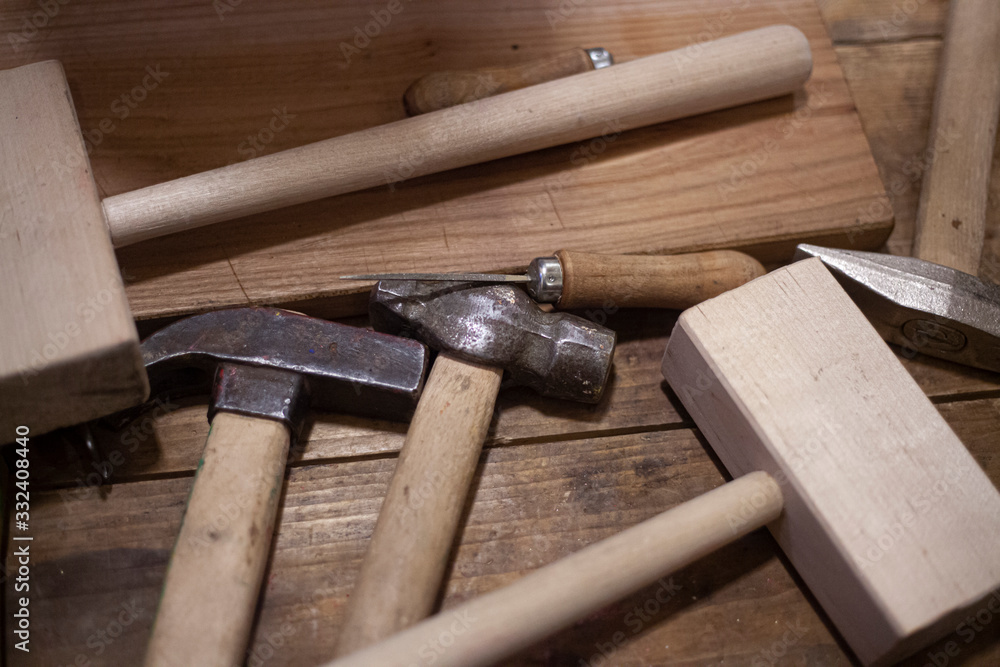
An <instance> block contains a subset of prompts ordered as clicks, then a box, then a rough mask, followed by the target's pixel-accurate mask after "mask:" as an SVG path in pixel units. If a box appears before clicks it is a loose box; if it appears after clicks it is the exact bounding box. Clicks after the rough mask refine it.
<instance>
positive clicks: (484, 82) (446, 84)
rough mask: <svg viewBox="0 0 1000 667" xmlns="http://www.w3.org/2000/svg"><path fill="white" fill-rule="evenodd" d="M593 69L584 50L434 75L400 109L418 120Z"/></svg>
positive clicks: (411, 91) (406, 96) (411, 89)
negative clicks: (429, 113) (422, 116)
mask: <svg viewBox="0 0 1000 667" xmlns="http://www.w3.org/2000/svg"><path fill="white" fill-rule="evenodd" d="M592 69H594V62H593V61H592V60H591V59H590V56H589V55H587V51H586V50H585V49H569V50H568V51H561V52H559V53H557V54H555V55H553V56H548V57H546V58H538V59H536V60H532V61H529V62H526V63H520V64H518V65H511V66H508V67H483V68H482V69H475V70H459V71H448V72H433V73H431V74H427V75H425V76H422V77H420V78H419V79H417V80H416V81H414V82H413V83H412V84H411V85H410V87H409V88H407V89H406V93H404V95H403V105H404V106H405V107H406V113H407V114H408V115H410V116H418V115H420V114H422V113H427V112H429V111H439V110H440V109H447V108H448V107H453V106H455V105H456V104H465V103H466V102H474V101H476V100H481V99H483V98H485V97H490V96H492V95H499V94H500V93H509V92H510V91H512V90H520V89H521V88H526V87H528V86H533V85H535V84H538V83H545V82H546V81H552V80H553V79H561V78H563V77H564V76H570V75H572V74H582V73H583V72H589V71H590V70H592Z"/></svg>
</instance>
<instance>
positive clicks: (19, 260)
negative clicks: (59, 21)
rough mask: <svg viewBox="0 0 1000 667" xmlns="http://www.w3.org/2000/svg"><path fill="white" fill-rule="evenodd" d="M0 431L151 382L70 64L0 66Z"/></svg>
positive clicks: (9, 432)
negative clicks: (80, 122) (67, 72)
mask: <svg viewBox="0 0 1000 667" xmlns="http://www.w3.org/2000/svg"><path fill="white" fill-rule="evenodd" d="M0 90H3V95H2V96H0V312H2V313H3V316H2V317H0V442H10V441H12V440H13V439H14V437H15V428H16V429H17V432H16V435H19V436H24V435H28V434H29V433H36V434H40V433H45V432H47V431H51V430H53V429H55V428H59V427H62V426H69V425H71V424H76V423H78V422H81V421H86V420H88V419H93V418H94V417H96V416H100V415H104V414H108V413H109V412H114V411H116V410H122V409H124V408H128V407H131V406H133V405H137V404H139V403H141V402H142V401H143V400H145V398H146V394H147V393H149V384H148V382H147V380H146V372H145V369H144V367H143V363H142V358H141V356H140V354H139V337H138V334H137V333H136V328H135V323H134V322H133V321H132V317H131V315H130V314H129V309H128V304H127V302H126V300H125V296H124V292H123V288H122V279H121V276H120V275H119V274H118V265H117V263H116V262H115V256H114V253H113V252H112V250H111V246H110V245H109V242H110V239H109V237H108V232H107V229H106V228H105V225H104V214H103V212H102V210H101V203H100V201H99V200H98V198H97V190H96V188H95V187H94V180H93V178H92V177H91V172H90V165H89V164H88V162H87V155H86V152H85V151H84V147H83V138H82V137H81V136H80V129H79V127H78V126H77V121H76V113H75V111H74V109H73V101H72V97H71V96H70V92H69V87H68V85H67V83H66V78H65V76H64V75H63V69H62V67H61V66H60V64H59V63H58V62H53V61H48V62H42V63H37V64H35V65H31V66H26V67H20V68H17V69H13V70H6V71H0Z"/></svg>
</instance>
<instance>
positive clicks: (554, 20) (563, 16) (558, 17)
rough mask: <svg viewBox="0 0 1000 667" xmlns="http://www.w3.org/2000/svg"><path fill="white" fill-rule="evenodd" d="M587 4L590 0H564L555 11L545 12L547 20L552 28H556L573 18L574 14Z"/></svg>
mask: <svg viewBox="0 0 1000 667" xmlns="http://www.w3.org/2000/svg"><path fill="white" fill-rule="evenodd" d="M587 2H589V0H562V2H560V3H559V6H558V7H556V9H555V10H552V9H546V10H545V20H546V21H548V22H549V27H550V28H555V27H556V26H557V25H559V24H560V23H562V22H563V21H566V20H568V19H569V17H571V16H573V14H575V13H576V10H577V9H579V8H580V7H581V6H583V5H585V4H587Z"/></svg>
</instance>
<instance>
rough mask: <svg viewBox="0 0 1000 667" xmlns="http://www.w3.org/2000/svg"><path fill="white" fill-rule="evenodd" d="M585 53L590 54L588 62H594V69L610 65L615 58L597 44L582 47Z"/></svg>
mask: <svg viewBox="0 0 1000 667" xmlns="http://www.w3.org/2000/svg"><path fill="white" fill-rule="evenodd" d="M584 50H585V51H586V52H587V55H588V56H590V62H592V63H594V69H602V68H604V67H611V66H612V65H614V64H615V59H614V58H613V57H612V56H611V53H610V52H609V51H608V50H607V49H605V48H604V47H601V46H598V47H597V48H594V49H584Z"/></svg>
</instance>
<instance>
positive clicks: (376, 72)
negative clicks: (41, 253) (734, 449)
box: [0, 0, 891, 318]
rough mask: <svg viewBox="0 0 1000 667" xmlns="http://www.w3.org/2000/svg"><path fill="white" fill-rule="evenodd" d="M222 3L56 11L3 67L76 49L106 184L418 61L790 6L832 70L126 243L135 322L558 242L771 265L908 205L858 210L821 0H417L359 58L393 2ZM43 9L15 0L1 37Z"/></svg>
mask: <svg viewBox="0 0 1000 667" xmlns="http://www.w3.org/2000/svg"><path fill="white" fill-rule="evenodd" d="M227 2H228V0H218V2H215V3H214V5H213V4H212V3H209V2H205V3H203V4H196V5H192V6H190V7H187V8H186V9H183V10H169V9H167V8H165V7H161V6H159V5H155V8H154V3H152V2H148V1H147V3H142V4H138V5H137V4H132V5H130V6H129V12H128V13H125V12H121V11H120V10H117V9H116V8H115V7H114V6H111V5H106V4H104V3H100V2H98V1H97V0H89V1H83V0H81V2H75V3H71V4H68V5H65V6H63V5H59V11H58V14H57V15H56V16H54V17H52V18H51V19H49V20H48V21H47V25H46V26H45V27H44V28H41V29H39V30H38V31H37V35H36V36H35V37H33V38H32V39H27V40H24V41H23V42H17V41H16V40H15V43H16V45H17V50H16V51H15V50H14V49H13V46H12V48H11V49H9V50H6V51H2V52H0V68H2V67H8V66H13V65H17V64H21V63H24V62H30V61H33V60H38V59H41V58H59V59H61V60H63V61H64V64H65V66H66V70H67V73H68V76H69V79H70V82H71V84H72V85H73V86H74V98H75V100H76V104H77V109H78V113H79V117H80V123H81V127H82V128H83V129H84V133H85V135H89V136H90V137H91V142H92V143H93V144H94V146H93V152H92V155H91V160H92V164H93V168H94V174H95V178H96V181H97V183H98V187H99V189H100V190H101V191H102V194H104V195H113V194H118V193H121V192H124V191H128V190H131V189H135V188H138V187H141V186H145V185H150V184H154V183H158V182H162V181H165V180H169V179H172V178H176V177H179V176H183V175H187V174H192V173H196V172H199V171H203V170H206V169H210V168H213V167H218V166H222V165H225V164H227V163H232V162H237V161H240V160H243V159H246V158H247V157H250V156H252V155H260V154H264V153H268V154H270V153H273V152H276V151H278V150H281V149H285V148H290V147H293V146H298V145H302V144H305V143H308V142H310V141H314V140H318V139H322V138H327V137H330V136H336V135H340V134H344V133H347V132H350V131H353V130H358V129H362V128H366V127H371V126H374V125H378V124H382V123H386V122H389V121H393V120H397V119H401V118H403V117H404V110H403V106H402V103H401V96H402V93H403V91H404V90H405V89H406V87H407V85H409V83H411V82H412V81H413V80H414V79H416V78H417V77H418V76H419V75H421V74H423V73H426V72H429V71H435V70H441V69H451V68H456V67H462V68H466V67H470V66H476V65H479V64H486V63H489V62H495V61H496V58H497V54H510V57H511V58H514V57H516V58H524V59H529V58H531V57H533V56H538V55H544V54H548V53H553V52H556V51H559V50H562V49H565V48H571V47H574V46H578V45H579V44H580V43H584V42H586V43H591V42H593V43H596V42H601V43H602V44H603V45H604V46H606V48H609V49H611V50H613V52H614V53H615V55H616V56H617V57H618V59H619V61H621V62H625V61H628V60H632V59H634V58H637V57H639V56H642V55H646V54H651V53H656V52H659V51H664V50H669V49H672V48H676V47H683V46H687V45H689V44H691V43H692V42H693V43H694V44H695V45H697V44H698V43H700V42H701V41H705V40H708V39H711V38H714V37H717V36H721V35H723V34H731V33H734V32H739V31H742V30H746V29H749V28H756V27H760V26H764V25H769V24H773V23H790V24H793V25H795V26H797V27H799V28H801V29H802V30H803V31H804V32H805V34H806V35H807V36H808V38H809V40H810V43H811V46H812V49H813V54H814V71H813V76H812V79H811V81H810V83H809V84H808V86H807V88H806V92H802V93H799V94H797V95H795V96H794V99H793V98H792V97H786V98H783V99H778V100H774V101H770V102H764V103H761V104H757V105H750V106H748V107H744V108H740V109H736V110H732V111H727V112H721V113H716V114H710V115H707V116H702V117H698V118H694V119H687V120H683V121H680V122H675V123H671V124H664V125H659V126H654V127H651V128H647V129H643V130H638V131H630V132H625V133H620V132H618V131H617V130H615V127H614V119H608V121H609V127H608V132H607V137H606V138H602V139H601V140H600V141H598V142H596V143H595V142H584V143H583V144H580V145H568V146H564V147H558V148H553V149H549V150H546V151H541V152H538V153H535V154H531V155H527V156H521V157H515V158H509V159H506V160H501V161H498V162H494V163H490V164H486V165H480V166H477V167H470V168H466V169H461V170H455V171H453V172H449V173H447V174H440V175H436V176H430V177H425V178H421V179H418V180H417V181H413V182H406V183H396V181H397V180H398V179H399V177H400V176H405V175H406V173H408V170H410V169H412V165H409V164H401V165H399V168H398V169H395V170H391V173H387V174H386V182H387V185H385V186H382V187H378V188H374V189H371V190H368V191H364V192H360V193H356V194H351V195H347V196H343V197H337V198H332V199H327V200H324V201H320V202H315V203H312V204H305V205H300V206H296V207H292V208H289V209H285V210H282V211H274V212H270V213H263V214H259V215H255V216H252V217H250V218H246V219H243V220H239V221H234V222H232V223H224V224H221V225H219V226H215V227H214V228H210V229H204V230H199V231H195V232H192V233H187V234H183V235H177V236H176V237H174V238H167V239H160V240H155V241H150V242H147V243H142V244H138V245H137V246H135V247H132V248H127V249H124V250H122V251H120V252H119V254H118V257H119V261H120V263H121V266H122V271H123V274H124V276H125V278H126V281H127V286H126V293H127V295H128V298H129V301H130V304H131V307H132V311H133V314H135V315H136V316H137V317H139V318H151V317H158V316H163V315H170V314H181V313H188V312H192V311H198V310H205V309H209V308H213V307H219V306H225V305H243V304H246V303H248V302H249V303H255V304H261V303H269V304H278V303H281V304H290V303H294V304H295V305H296V307H297V308H298V309H300V310H302V309H306V310H308V311H309V312H310V313H316V314H324V315H334V314H344V313H345V312H348V311H355V312H356V311H358V309H359V307H361V304H362V302H363V300H361V299H358V298H356V297H355V298H351V294H355V295H356V294H358V293H359V292H360V291H361V290H362V287H361V286H360V285H359V284H357V283H354V284H351V283H342V282H340V281H338V280H337V278H338V276H340V275H344V274H350V273H369V272H379V271H393V270H395V271H406V270H430V271H446V270H455V269H465V270H469V269H484V270H485V269H508V268H513V267H517V266H523V265H526V264H527V263H528V261H530V259H531V258H533V257H535V256H538V255H539V254H545V253H547V252H551V251H552V250H555V249H558V248H567V249H572V250H583V251H605V252H641V253H654V252H664V251H668V250H669V251H682V250H698V249H706V248H709V247H720V246H729V247H736V248H742V249H746V250H748V251H751V252H753V253H754V254H756V255H758V256H759V257H760V258H761V259H765V260H773V259H779V258H788V257H790V254H791V250H792V248H793V246H794V241H795V240H800V241H801V240H810V241H812V242H816V243H820V244H823V243H827V244H836V245H855V246H864V245H871V244H875V245H878V244H880V243H881V237H882V236H883V235H884V234H885V233H887V232H888V230H889V223H890V221H891V211H889V210H884V211H882V212H881V213H880V214H879V215H878V216H875V217H870V216H864V215H859V211H863V210H866V209H867V208H869V206H870V205H872V203H873V202H875V201H876V200H877V199H878V198H879V197H880V196H881V195H882V194H883V192H882V188H881V184H880V182H879V180H878V178H877V175H876V169H875V166H874V163H873V161H872V160H871V156H870V151H869V150H868V147H867V145H866V142H865V141H864V136H863V134H862V133H861V131H860V126H859V124H858V119H857V114H856V113H855V111H854V109H853V105H852V103H851V100H850V96H849V94H848V90H847V86H846V85H845V83H844V79H843V76H842V73H841V69H840V66H839V65H838V63H837V60H836V57H835V55H834V52H833V49H832V48H831V44H830V41H829V38H828V37H827V34H826V31H825V28H824V26H823V22H822V20H821V17H820V14H819V12H818V11H817V9H816V7H815V5H814V4H813V3H812V2H810V1H809V0H774V1H773V2H767V3H764V2H748V3H733V2H732V0H712V1H711V2H690V1H684V2H659V1H654V0H646V1H644V2H640V3H630V4H628V5H620V4H618V3H610V4H608V3H580V4H573V3H570V4H568V5H565V3H564V6H562V8H560V7H561V6H560V3H559V2H556V1H555V0H550V1H549V2H548V3H547V4H544V5H539V4H538V3H523V2H517V3H511V4H509V5H506V6H500V7H497V8H496V9H495V11H492V12H484V10H483V9H482V8H481V7H480V6H479V3H472V4H470V3H469V2H468V0H450V1H449V2H446V3H445V2H436V3H431V4H425V3H412V4H410V3H402V4H401V5H400V7H401V10H400V11H399V12H398V13H397V14H395V15H391V20H390V21H389V22H388V23H387V25H386V26H385V27H384V28H381V27H378V25H377V24H376V28H377V33H378V34H377V35H376V36H375V37H373V38H371V39H370V44H369V45H368V46H366V47H365V48H363V49H358V52H357V53H353V52H348V53H347V55H344V53H342V47H341V46H340V45H341V43H343V44H345V45H348V46H350V48H355V47H354V46H353V45H352V43H351V40H353V39H354V38H355V27H357V28H358V30H359V31H361V30H363V29H364V27H366V24H367V23H368V22H369V21H373V20H375V19H373V18H372V15H371V14H370V13H369V12H370V11H376V13H377V12H378V11H381V9H380V7H381V6H380V7H375V6H374V5H372V6H368V5H364V4H358V3H339V4H337V5H336V6H330V7H325V8H323V9H319V8H316V7H315V6H314V5H313V3H311V2H307V1H306V0H300V2H299V3H297V4H294V3H287V2H286V3H282V5H281V7H280V8H279V7H269V6H264V5H255V4H253V3H246V2H244V3H238V4H237V5H236V6H231V5H230V4H227ZM57 4H58V3H57ZM220 7H222V8H225V9H220ZM473 7H474V8H475V12H476V15H475V19H470V14H469V12H470V10H471V9H472V8H473ZM37 9H38V8H37V5H36V4H35V3H34V2H33V1H32V0H17V1H16V2H10V3H6V4H5V7H4V10H3V14H2V17H3V18H2V19H0V29H2V32H3V34H7V32H8V31H15V32H14V34H17V33H16V29H17V27H18V26H19V25H20V24H21V21H22V20H23V19H24V17H30V16H31V15H32V13H33V12H35V11H37ZM227 10H231V11H227ZM386 11H388V10H386ZM140 15H141V16H142V17H143V21H136V20H134V18H133V17H134V16H140ZM372 32H376V30H374V29H373V30H372ZM359 41H362V40H359ZM693 53H697V47H696V48H695V49H694V51H693ZM678 66H679V67H681V68H683V63H679V65H678ZM147 67H148V68H149V70H147V69H146V68H147ZM123 96H124V97H125V100H124V101H123V100H122V97H123ZM139 97H141V98H142V99H141V100H138V99H134V98H139ZM133 107H134V108H133ZM126 112H127V116H126V117H124V118H122V116H123V115H125V114H126ZM105 121H106V122H105ZM102 127H103V129H102Z"/></svg>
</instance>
